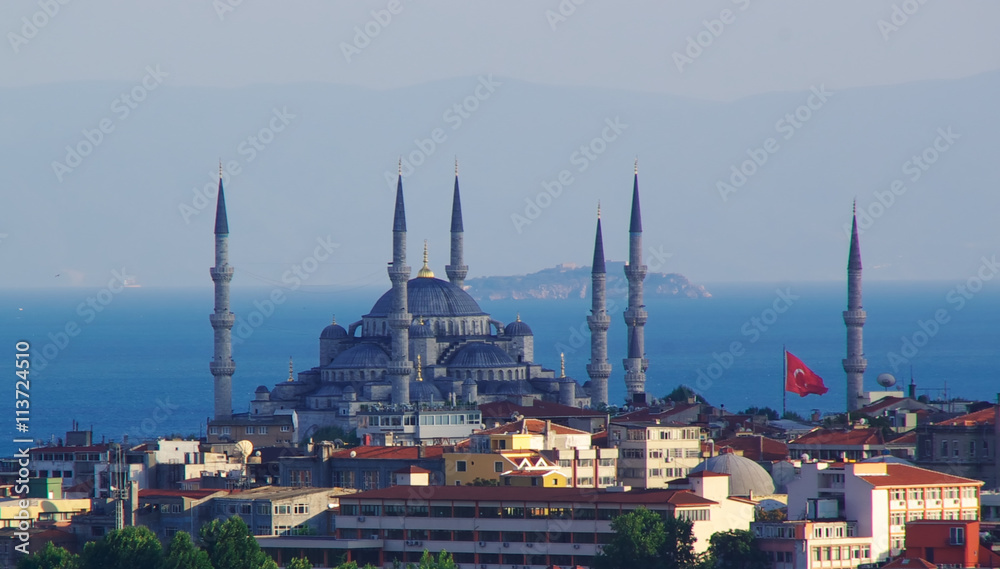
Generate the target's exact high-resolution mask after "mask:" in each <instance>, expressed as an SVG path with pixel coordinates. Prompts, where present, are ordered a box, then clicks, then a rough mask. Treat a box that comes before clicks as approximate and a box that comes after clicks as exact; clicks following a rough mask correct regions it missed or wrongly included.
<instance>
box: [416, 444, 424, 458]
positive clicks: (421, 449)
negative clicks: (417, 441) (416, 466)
mask: <svg viewBox="0 0 1000 569" xmlns="http://www.w3.org/2000/svg"><path fill="white" fill-rule="evenodd" d="M423 457H424V445H417V458H423Z"/></svg>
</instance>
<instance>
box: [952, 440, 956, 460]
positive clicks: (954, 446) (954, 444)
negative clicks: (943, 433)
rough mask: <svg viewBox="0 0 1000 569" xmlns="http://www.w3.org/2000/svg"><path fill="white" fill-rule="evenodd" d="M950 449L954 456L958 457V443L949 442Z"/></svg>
mask: <svg viewBox="0 0 1000 569" xmlns="http://www.w3.org/2000/svg"><path fill="white" fill-rule="evenodd" d="M951 448H952V452H953V455H954V456H956V457H957V456H958V441H951Z"/></svg>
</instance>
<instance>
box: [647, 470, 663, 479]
mask: <svg viewBox="0 0 1000 569" xmlns="http://www.w3.org/2000/svg"><path fill="white" fill-rule="evenodd" d="M649 477H650V478H663V469H662V468H650V469H649Z"/></svg>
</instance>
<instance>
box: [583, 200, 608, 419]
mask: <svg viewBox="0 0 1000 569" xmlns="http://www.w3.org/2000/svg"><path fill="white" fill-rule="evenodd" d="M606 279H607V275H606V273H605V268H604V236H603V233H602V232H601V205H600V204H597V236H596V237H595V238H594V264H593V268H592V269H591V271H590V281H591V292H590V297H591V307H590V316H587V325H588V326H589V327H590V363H589V364H587V375H589V376H590V397H591V403H592V404H594V405H598V404H601V403H603V404H605V405H606V404H607V403H608V377H610V376H611V364H609V363H608V327H610V326H611V317H610V316H608V312H607V293H606Z"/></svg>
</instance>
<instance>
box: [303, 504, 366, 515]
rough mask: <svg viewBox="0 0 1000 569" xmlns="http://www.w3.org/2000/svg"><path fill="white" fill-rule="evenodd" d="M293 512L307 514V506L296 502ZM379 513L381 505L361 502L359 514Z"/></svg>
mask: <svg viewBox="0 0 1000 569" xmlns="http://www.w3.org/2000/svg"><path fill="white" fill-rule="evenodd" d="M300 508H305V511H304V512H301V511H299V509H300ZM295 513H296V514H308V513H309V506H307V505H305V504H296V505H295ZM381 513H382V506H380V505H379V504H361V511H360V514H361V515H362V516H377V515H380V514H381Z"/></svg>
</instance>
